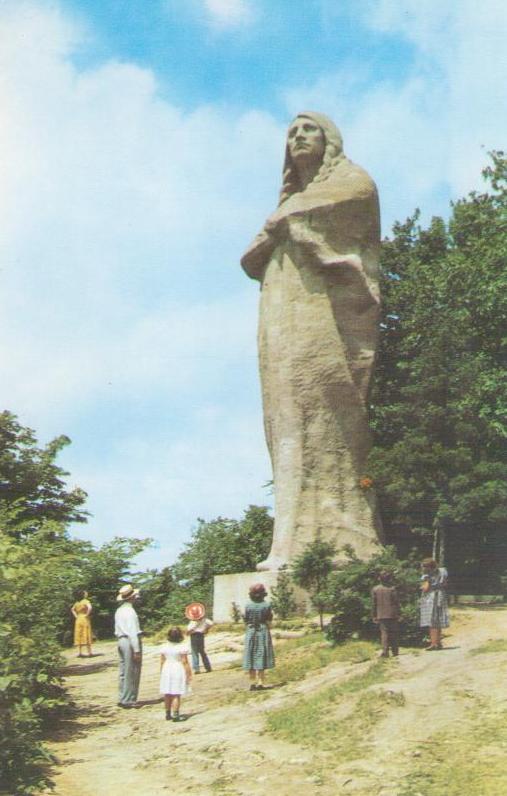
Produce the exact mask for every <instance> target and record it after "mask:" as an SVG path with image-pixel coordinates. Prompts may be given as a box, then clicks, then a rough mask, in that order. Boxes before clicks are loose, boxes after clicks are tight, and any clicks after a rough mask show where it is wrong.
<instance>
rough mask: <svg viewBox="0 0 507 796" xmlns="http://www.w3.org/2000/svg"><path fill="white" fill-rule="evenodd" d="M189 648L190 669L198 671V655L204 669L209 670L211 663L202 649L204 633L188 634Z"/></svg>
mask: <svg viewBox="0 0 507 796" xmlns="http://www.w3.org/2000/svg"><path fill="white" fill-rule="evenodd" d="M190 648H191V650H192V669H193V670H194V672H198V671H199V655H200V656H201V658H202V662H203V664H204V668H205V669H206V671H207V672H211V663H210V662H209V658H208V656H207V655H206V653H205V651H204V633H191V634H190Z"/></svg>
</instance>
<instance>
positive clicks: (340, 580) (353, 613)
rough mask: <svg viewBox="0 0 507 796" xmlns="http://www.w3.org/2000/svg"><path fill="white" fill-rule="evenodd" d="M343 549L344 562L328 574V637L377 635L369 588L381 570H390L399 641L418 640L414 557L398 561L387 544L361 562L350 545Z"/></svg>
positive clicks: (417, 641) (417, 575)
mask: <svg viewBox="0 0 507 796" xmlns="http://www.w3.org/2000/svg"><path fill="white" fill-rule="evenodd" d="M344 552H345V554H346V556H347V561H346V562H345V563H343V564H341V565H340V566H339V568H338V569H337V570H336V571H335V572H333V573H332V574H331V575H329V576H328V581H327V589H328V595H327V603H328V605H329V607H330V610H331V611H332V613H333V618H332V619H331V622H330V624H329V625H328V627H327V636H328V638H329V639H330V640H332V641H334V642H339V641H344V640H345V639H347V638H350V637H351V636H352V635H353V634H357V635H359V636H361V637H362V638H373V637H375V636H376V635H377V634H378V628H377V625H376V624H375V623H374V622H373V620H372V611H371V590H372V588H373V586H375V585H376V584H377V583H378V575H379V573H380V572H381V571H382V570H386V571H388V572H391V573H392V575H393V582H394V584H395V586H396V587H397V589H398V594H399V597H400V604H401V622H400V640H401V641H402V643H405V644H414V643H419V642H420V639H421V631H420V629H419V611H418V605H417V597H418V594H419V564H418V561H417V560H416V559H415V558H412V557H410V558H408V559H406V560H401V559H399V558H397V557H396V553H395V551H394V548H393V547H386V548H385V549H383V550H382V552H380V553H379V554H377V555H376V556H373V557H372V558H370V559H369V560H368V561H361V560H360V559H359V558H358V557H357V556H356V555H355V553H354V551H353V550H352V548H350V547H346V548H345V549H344Z"/></svg>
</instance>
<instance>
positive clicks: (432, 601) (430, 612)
mask: <svg viewBox="0 0 507 796" xmlns="http://www.w3.org/2000/svg"><path fill="white" fill-rule="evenodd" d="M422 572H423V574H422V576H421V600H420V609H421V621H420V625H421V627H429V631H430V645H429V647H427V649H428V650H430V651H431V650H441V649H442V628H444V627H449V609H448V606H447V593H446V590H447V578H448V575H447V570H446V569H445V567H439V566H438V564H437V562H436V561H435V560H434V559H433V558H425V559H423V561H422Z"/></svg>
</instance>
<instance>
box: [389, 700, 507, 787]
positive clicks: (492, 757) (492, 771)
mask: <svg viewBox="0 0 507 796" xmlns="http://www.w3.org/2000/svg"><path fill="white" fill-rule="evenodd" d="M486 711H487V707H485V705H484V704H483V703H482V700H481V701H480V702H478V704H476V705H475V706H474V708H473V709H472V711H471V712H472V716H471V719H470V721H469V722H467V724H465V725H463V724H462V725H461V726H455V727H453V729H452V731H451V732H446V733H438V734H436V735H433V736H431V738H430V739H429V743H427V744H425V745H421V746H420V747H419V753H420V755H421V756H420V757H419V758H418V761H417V766H416V767H415V768H414V769H413V770H412V771H411V772H409V774H408V775H406V777H405V778H404V782H403V785H402V787H401V790H400V791H399V794H400V796H417V794H420V793H424V796H463V794H480V795H481V796H505V794H506V793H507V756H506V752H507V711H505V710H504V711H501V712H499V713H496V714H494V715H493V714H491V713H489V715H485V713H486Z"/></svg>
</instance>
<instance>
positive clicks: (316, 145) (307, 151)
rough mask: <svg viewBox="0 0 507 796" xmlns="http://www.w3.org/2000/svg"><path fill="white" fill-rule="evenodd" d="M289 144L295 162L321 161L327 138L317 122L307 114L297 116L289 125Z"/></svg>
mask: <svg viewBox="0 0 507 796" xmlns="http://www.w3.org/2000/svg"><path fill="white" fill-rule="evenodd" d="M287 145H288V147H289V152H290V156H291V158H292V160H293V161H294V162H296V163H297V162H298V161H319V162H320V161H321V160H322V156H323V154H324V150H325V148H326V139H325V137H324V133H323V132H322V130H321V128H320V127H319V125H318V124H316V122H314V121H312V119H309V118H308V117H306V116H297V117H296V118H295V119H294V121H293V122H292V124H291V126H290V127H289V132H288V134H287Z"/></svg>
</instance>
